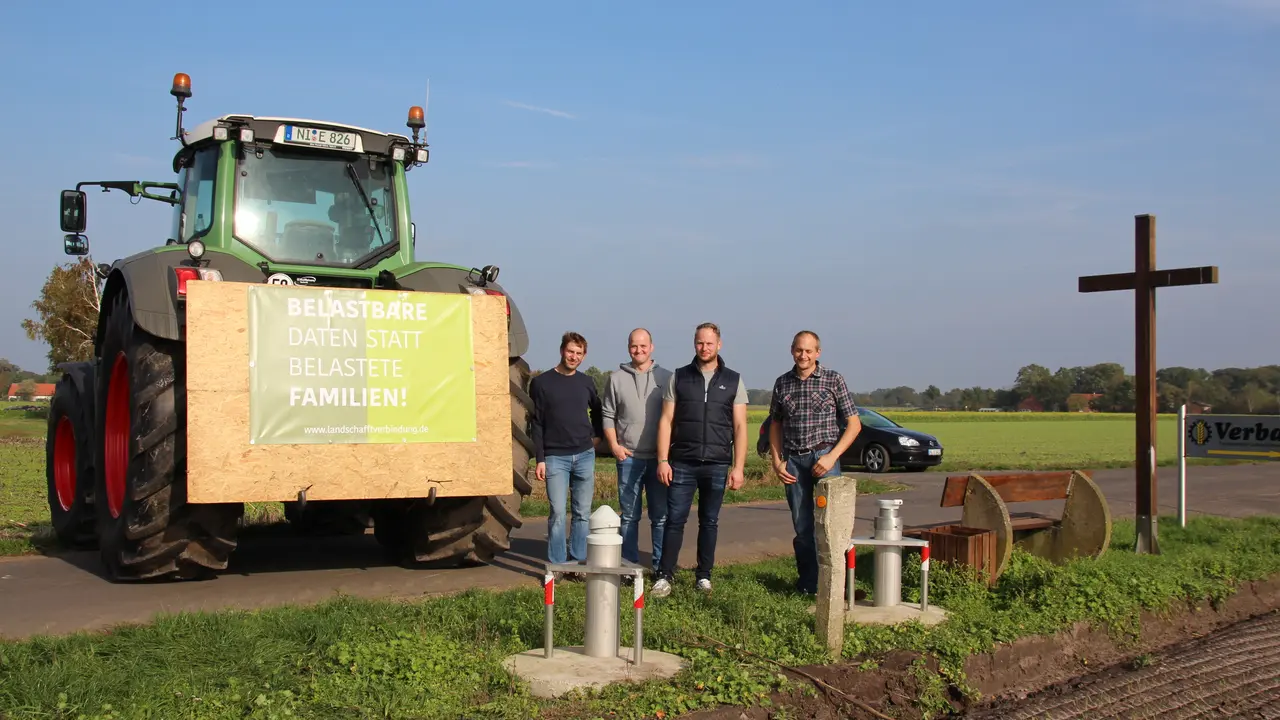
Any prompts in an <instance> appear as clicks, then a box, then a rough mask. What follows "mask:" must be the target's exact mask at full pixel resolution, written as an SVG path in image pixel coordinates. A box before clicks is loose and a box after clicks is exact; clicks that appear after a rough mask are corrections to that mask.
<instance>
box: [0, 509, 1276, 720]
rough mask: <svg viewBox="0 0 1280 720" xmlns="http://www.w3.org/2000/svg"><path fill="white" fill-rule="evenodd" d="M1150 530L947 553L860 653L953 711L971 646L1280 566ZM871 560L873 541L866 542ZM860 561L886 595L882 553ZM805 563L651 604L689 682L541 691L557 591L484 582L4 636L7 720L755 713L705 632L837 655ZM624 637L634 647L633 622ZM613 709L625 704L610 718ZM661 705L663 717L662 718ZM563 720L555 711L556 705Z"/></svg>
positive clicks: (567, 590)
mask: <svg viewBox="0 0 1280 720" xmlns="http://www.w3.org/2000/svg"><path fill="white" fill-rule="evenodd" d="M1132 544H1133V526H1132V524H1131V523H1128V522H1119V523H1116V526H1115V533H1114V539H1113V543H1112V547H1111V549H1110V551H1109V552H1108V553H1107V554H1106V555H1104V556H1103V557H1102V558H1100V559H1097V560H1091V559H1090V560H1078V561H1075V562H1072V563H1070V564H1067V565H1063V566H1054V565H1050V564H1048V563H1046V562H1044V561H1041V560H1037V559H1034V558H1031V557H1029V556H1026V555H1023V554H1021V553H1019V554H1017V555H1016V556H1015V558H1014V559H1013V561H1012V563H1011V565H1010V567H1009V569H1008V570H1007V571H1006V573H1005V574H1004V575H1003V576H1002V577H1001V578H1000V581H999V582H998V584H997V585H996V586H995V587H994V588H992V589H991V590H988V589H987V588H986V587H985V586H983V585H981V584H979V583H975V582H973V581H972V580H971V579H970V578H969V577H968V576H967V575H966V574H964V573H962V572H960V571H959V570H958V569H957V568H954V567H948V566H946V565H943V564H935V565H934V568H933V572H932V573H931V575H930V600H931V602H932V603H936V604H938V605H941V606H943V607H944V608H946V609H947V610H948V611H949V612H950V614H951V617H950V619H949V620H948V621H947V622H945V623H943V624H942V625H939V626H937V627H934V628H925V627H923V626H921V625H919V624H915V623H912V624H905V625H900V626H897V627H878V626H852V625H851V626H849V627H848V628H847V629H846V631H845V632H846V635H845V638H846V639H845V651H844V659H845V660H850V661H853V662H859V663H862V664H864V665H865V666H873V665H874V664H875V663H876V661H877V659H878V658H881V657H883V656H884V655H886V654H887V653H888V652H890V651H892V650H899V649H902V650H914V651H917V652H922V653H925V654H927V655H930V656H933V657H935V658H936V659H937V660H938V667H939V674H933V671H930V670H928V669H927V668H926V666H924V665H923V664H921V665H919V666H918V670H919V672H922V673H926V674H928V679H929V682H928V683H926V685H925V692H924V693H923V694H922V696H921V697H919V698H917V699H916V702H917V703H918V704H919V706H920V709H921V710H922V711H930V710H934V709H937V708H939V707H941V698H942V695H941V693H942V692H944V691H945V688H946V685H947V684H951V685H953V686H955V687H956V688H958V689H960V690H961V691H964V690H965V689H966V683H965V678H964V676H963V674H962V672H961V668H962V667H963V660H964V658H965V657H966V656H968V655H970V654H975V653H981V652H984V651H987V650H989V649H991V648H992V647H993V644H994V643H997V642H1008V641H1012V640H1014V639H1017V638H1019V637H1024V636H1028V635H1042V634H1049V633H1053V632H1055V631H1058V630H1062V629H1065V628H1067V627H1069V626H1070V625H1071V624H1073V623H1075V622H1077V621H1088V622H1092V623H1094V624H1096V625H1099V626H1103V627H1106V628H1109V629H1111V630H1113V631H1114V632H1115V633H1117V634H1118V635H1119V636H1121V637H1123V636H1124V635H1126V634H1130V633H1134V632H1136V631H1137V630H1138V622H1139V616H1140V615H1139V614H1140V612H1141V611H1143V610H1157V611H1158V610H1162V609H1172V608H1173V607H1174V606H1175V605H1177V604H1178V603H1184V602H1188V601H1190V602H1193V603H1200V602H1202V601H1204V602H1211V601H1214V600H1221V599H1223V598H1225V597H1228V596H1230V595H1231V594H1232V593H1233V592H1234V590H1235V588H1236V586H1237V583H1239V582H1242V581H1248V580H1261V579H1264V578H1267V577H1270V576H1274V575H1275V574H1277V573H1280V519H1276V518H1251V519H1246V520H1226V519H1220V518H1204V517H1197V518H1193V519H1191V520H1190V521H1189V522H1188V525H1187V527H1186V528H1180V527H1178V525H1177V523H1176V522H1166V523H1163V524H1162V533H1161V548H1162V551H1163V554H1161V555H1159V556H1137V555H1134V554H1133V553H1132V552H1131V551H1130V549H1129V548H1130V547H1131V546H1132ZM865 552H866V553H870V552H871V550H870V549H869V548H868V549H866V551H865ZM862 560H863V561H862V562H859V563H858V572H859V578H858V582H859V585H860V586H861V587H863V588H864V589H866V590H868V591H870V589H871V587H870V584H869V581H870V578H869V577H867V575H868V574H869V572H870V571H871V563H870V562H869V560H870V558H869V557H865V558H862ZM904 568H905V577H904V578H903V584H902V586H903V594H904V598H903V599H904V600H906V601H915V600H918V598H917V597H915V595H914V593H915V592H916V590H915V588H917V587H918V577H916V576H915V574H916V573H918V572H919V569H918V568H919V565H918V563H914V562H904ZM794 575H795V571H794V565H793V563H792V562H791V561H790V560H789V559H779V560H774V561H769V562H763V563H756V564H749V565H738V566H729V567H725V568H723V570H722V571H718V573H717V576H716V578H715V583H716V584H715V592H714V593H713V594H712V595H710V596H702V595H700V594H697V593H696V592H695V591H694V590H692V580H691V578H690V576H689V574H688V572H684V573H682V574H681V575H679V576H678V577H677V584H676V589H675V592H674V593H673V594H672V595H671V596H670V597H669V598H664V599H650V600H649V602H648V604H647V607H646V611H645V632H646V640H647V642H646V647H648V648H652V649H658V650H663V651H666V652H671V653H676V654H678V655H681V656H683V657H684V658H686V659H687V661H688V663H689V666H688V667H687V668H686V669H685V670H684V671H683V672H682V673H681V674H680V675H678V676H677V677H676V678H674V679H673V680H671V681H658V682H651V683H646V684H643V685H631V686H625V685H623V686H614V687H611V688H607V689H605V690H603V691H601V692H600V693H598V694H594V695H589V696H585V697H579V698H568V699H563V700H558V701H544V700H539V699H536V698H533V697H532V696H530V695H529V694H528V693H527V691H526V690H525V688H524V687H523V686H522V685H521V684H520V683H519V682H518V681H517V680H516V679H515V678H513V677H511V676H509V675H508V674H507V673H506V672H505V671H504V670H503V669H502V666H501V664H500V663H501V661H502V659H503V658H504V657H506V656H507V655H509V654H511V653H515V652H520V651H523V650H527V649H530V648H537V647H541V643H542V624H543V607H542V592H541V588H540V587H538V585H537V583H536V582H535V581H530V583H529V587H528V588H525V589H520V590H513V591H506V592H501V593H497V592H488V591H479V590H476V591H469V592H466V593H462V594H459V595H454V596H449V597H444V598H436V599H430V600H426V601H422V602H400V603H393V602H386V601H372V600H359V599H351V598H337V599H333V600H330V601H328V602H325V603H323V604H321V605H319V606H318V607H313V608H305V609H304V608H293V607H283V608H273V609H267V610H260V611H254V612H242V611H222V612H216V613H207V614H204V613H201V614H183V615H178V616H169V617H164V618H161V619H159V620H158V621H157V622H155V623H153V624H149V625H145V626H133V627H120V628H116V629H113V630H111V631H109V632H104V633H83V634H79V635H75V636H68V637H57V638H37V639H33V640H28V641H22V642H9V643H0V717H6V718H13V719H14V720H20V719H27V718H33V719H34V718H77V717H83V718H210V719H213V720H217V719H220V718H285V717H292V718H373V717H378V718H449V719H450V720H451V719H452V718H457V717H464V716H465V717H469V718H529V717H537V716H554V717H557V718H594V717H616V718H652V717H664V716H665V717H668V718H670V717H675V716H678V715H679V714H681V713H682V712H686V711H689V710H692V709H696V708H699V707H707V706H714V705H718V704H721V703H727V704H736V705H751V704H755V703H758V702H760V701H761V700H762V699H763V698H766V697H767V696H768V693H769V692H770V691H771V690H773V689H775V688H779V687H782V686H784V685H785V684H788V683H787V681H786V680H785V679H784V678H783V676H782V675H781V674H779V671H778V670H777V668H774V667H770V666H767V665H761V664H759V663H758V662H756V661H754V660H752V659H751V658H750V657H748V656H746V655H743V654H741V653H738V652H736V651H733V650H723V649H719V648H717V647H716V646H714V645H713V644H710V643H707V642H705V641H704V640H703V639H702V638H704V637H705V638H713V639H715V640H716V641H719V642H721V643H725V644H727V645H729V646H738V647H741V648H744V649H746V650H748V651H750V652H751V653H755V654H758V655H761V656H764V657H768V658H771V659H773V660H776V661H778V662H780V663H784V664H787V665H792V666H795V665H803V664H808V663H817V662H826V661H828V660H829V658H827V657H826V653H825V651H824V649H823V648H822V647H820V646H819V645H818V643H817V642H816V638H815V636H814V632H813V623H814V619H813V616H812V615H811V614H810V613H809V612H808V606H809V603H808V602H807V601H806V600H805V599H803V598H801V597H799V596H796V595H794V594H791V593H790V592H789V589H788V588H789V586H790V585H791V583H792V581H793V580H794ZM556 611H557V622H556V627H557V640H558V642H559V643H561V644H566V645H573V644H581V642H582V637H581V633H582V627H583V621H584V616H585V607H584V588H583V585H581V584H577V583H566V584H562V585H561V586H559V587H558V588H557V593H556ZM622 628H623V629H622V633H623V637H622V643H623V644H624V646H625V645H627V644H629V643H630V642H631V637H630V633H631V627H630V624H629V622H624V623H623V624H622ZM610 711H614V712H613V713H610ZM660 711H661V713H662V714H659V712H660ZM543 713H545V714H546V715H543Z"/></svg>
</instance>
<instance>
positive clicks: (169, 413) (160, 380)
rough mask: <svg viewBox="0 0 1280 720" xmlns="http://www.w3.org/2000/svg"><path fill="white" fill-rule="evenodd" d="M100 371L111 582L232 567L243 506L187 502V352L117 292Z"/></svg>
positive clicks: (103, 512)
mask: <svg viewBox="0 0 1280 720" xmlns="http://www.w3.org/2000/svg"><path fill="white" fill-rule="evenodd" d="M104 322H105V323H106V325H105V328H104V334H103V339H102V348H101V354H100V358H99V365H98V378H97V383H96V385H97V402H96V403H95V405H96V409H97V427H98V433H97V440H96V443H95V446H96V447H95V452H96V456H97V467H98V475H97V484H96V489H95V492H94V500H95V502H94V507H95V509H96V510H97V519H98V547H99V549H100V552H101V554H102V562H103V564H104V565H105V567H106V571H107V577H108V578H109V579H110V580H112V581H114V582H121V581H134V580H147V579H158V578H165V579H182V580H187V579H196V578H203V577H208V576H210V575H212V574H213V573H214V571H217V570H222V569H225V568H226V567H227V561H228V559H229V557H230V555H231V551H232V550H234V549H235V547H236V531H237V529H238V525H239V521H240V518H241V516H242V515H243V514H244V505H243V504H240V503H235V504H227V505H189V504H188V503H187V442H186V441H187V432H186V431H187V398H186V357H185V347H184V346H183V345H182V343H179V342H173V341H169V340H164V339H162V338H158V337H155V336H153V335H150V334H149V333H146V332H145V331H143V330H142V329H141V328H139V327H138V326H137V325H136V324H135V323H134V321H133V312H132V308H131V307H130V301H129V296H128V294H127V293H125V292H121V293H119V294H117V295H116V296H115V297H114V298H112V300H111V304H110V309H109V312H108V314H107V317H106V319H105V321H104Z"/></svg>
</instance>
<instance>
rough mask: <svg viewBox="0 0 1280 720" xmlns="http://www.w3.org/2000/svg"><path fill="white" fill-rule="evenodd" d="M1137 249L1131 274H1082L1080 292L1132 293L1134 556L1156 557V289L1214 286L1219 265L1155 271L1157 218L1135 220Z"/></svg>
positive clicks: (1134, 237) (1152, 216) (1158, 551)
mask: <svg viewBox="0 0 1280 720" xmlns="http://www.w3.org/2000/svg"><path fill="white" fill-rule="evenodd" d="M1133 240H1134V246H1135V251H1136V262H1135V263H1134V265H1135V267H1134V272H1130V273H1114V274H1111V275H1086V276H1083V277H1081V278H1080V292H1082V293H1089V292H1111V291H1115V290H1133V291H1134V292H1133V295H1134V312H1135V315H1134V324H1135V329H1136V331H1137V335H1136V342H1135V346H1134V347H1135V350H1136V351H1137V358H1136V360H1135V362H1134V374H1135V375H1136V376H1137V386H1138V387H1137V396H1138V397H1137V401H1138V402H1137V404H1138V407H1137V411H1138V412H1137V415H1138V417H1137V435H1136V440H1137V442H1136V444H1135V447H1134V450H1135V451H1136V453H1135V458H1134V469H1135V470H1136V471H1137V488H1136V491H1137V510H1136V515H1137V524H1138V541H1137V546H1136V547H1135V548H1134V549H1135V550H1136V551H1137V552H1138V554H1152V555H1158V554H1159V553H1160V544H1159V542H1158V541H1157V539H1156V515H1157V512H1156V288H1161V287H1174V286H1179V285H1211V284H1216V283H1217V282H1218V267H1217V266H1216V265H1208V266H1205V267H1189V268H1178V269H1176V270H1156V218H1155V216H1154V215H1137V216H1135V217H1134V231H1133Z"/></svg>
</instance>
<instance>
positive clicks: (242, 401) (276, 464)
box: [186, 282, 512, 503]
mask: <svg viewBox="0 0 1280 720" xmlns="http://www.w3.org/2000/svg"><path fill="white" fill-rule="evenodd" d="M251 288H262V289H265V290H274V289H276V288H274V287H271V286H264V285H256V284H248V283H232V282H191V283H189V284H188V285H187V321H186V341H187V372H186V386H187V399H186V404H187V494H188V500H189V501H190V502H194V503H217V502H263V501H271V500H295V499H297V496H298V492H299V491H300V490H304V489H305V490H306V494H307V499H308V500H341V499H360V498H401V497H425V496H427V495H428V494H429V492H430V490H431V489H432V488H433V487H434V488H435V489H436V493H437V495H438V496H440V497H452V496H462V495H500V494H507V493H510V492H512V453H511V443H512V438H511V401H510V394H509V393H510V390H509V387H510V376H509V374H508V365H507V315H506V309H505V300H504V299H503V298H501V297H496V296H489V295H465V296H461V297H465V298H468V299H469V302H470V309H471V324H470V325H471V343H472V357H471V364H470V366H469V368H467V369H468V370H470V371H473V372H474V386H475V395H474V408H475V410H474V412H475V416H474V436H475V439H474V442H469V441H465V440H462V441H449V442H439V441H437V442H407V441H404V440H403V439H396V440H394V442H369V443H343V442H322V443H319V444H317V443H315V442H311V443H307V444H287V443H286V444H272V443H270V442H251V438H252V437H253V433H254V432H258V433H261V432H262V430H261V427H262V426H263V424H264V423H263V421H261V420H257V421H256V424H257V426H258V429H256V430H252V429H251V413H250V388H251V368H250V360H251V357H253V356H252V355H251V347H250V345H251V343H250V337H249V334H250V333H249V327H250V294H249V293H250V289H251ZM326 289H327V288H315V287H306V288H299V287H296V286H295V287H291V288H287V290H288V292H289V293H291V294H293V295H294V296H298V295H299V294H311V293H314V294H315V296H316V297H323V292H324V291H325V290H326ZM440 295H441V294H436V293H408V294H407V295H406V300H426V301H432V300H441V301H443V302H450V301H451V300H448V299H444V298H441V297H440ZM304 296H307V297H309V295H304ZM432 296H435V297H432ZM270 297H276V296H270ZM458 297H459V296H456V295H450V296H449V298H450V299H456V298H458ZM259 312H262V311H261V310H259ZM406 312H407V311H406ZM259 322H261V321H259ZM368 323H369V326H370V327H373V326H375V325H377V326H380V327H386V326H388V324H389V325H391V326H395V322H390V321H387V320H385V319H383V320H378V321H374V320H369V321H368ZM261 328H267V329H269V330H270V332H271V335H270V337H263V335H264V334H265V333H264V330H263V329H261ZM281 332H282V331H281V328H279V327H270V326H269V325H268V324H263V325H261V326H260V330H259V335H260V337H259V339H258V341H257V347H258V350H257V352H258V357H259V358H261V357H262V355H263V350H262V347H263V346H264V344H267V343H275V344H276V345H279V344H280V337H281ZM289 332H290V333H291V335H290V337H292V336H293V334H297V331H296V330H292V329H290V330H289ZM370 332H373V331H372V330H371V331H370ZM430 332H439V333H445V332H446V331H445V330H432V331H430ZM331 334H332V335H333V336H334V337H337V336H338V335H339V334H340V333H338V334H334V333H331ZM456 336H457V332H456V330H455V331H454V334H453V335H449V336H448V337H449V338H455V337H456ZM361 337H363V334H362V335H361ZM431 339H432V338H431V337H430V333H427V337H425V339H422V340H421V341H420V342H421V347H422V348H423V349H421V350H418V349H409V350H403V349H402V350H400V351H398V352H399V353H400V359H401V360H402V361H403V362H404V363H405V364H412V363H414V362H416V361H418V360H419V359H421V358H425V357H428V356H430V358H431V362H433V363H435V364H433V365H430V367H433V368H436V367H439V366H440V364H441V363H449V362H452V363H453V364H454V366H457V365H458V364H459V363H461V365H462V366H463V367H466V362H465V358H459V357H458V356H457V348H456V347H445V346H446V345H451V344H452V343H451V342H450V343H445V342H438V343H436V344H435V345H432V343H431ZM437 339H439V338H437ZM335 352H340V351H335ZM365 352H368V353H369V355H370V357H372V355H374V354H376V353H375V352H373V351H365ZM449 352H452V353H453V354H452V355H449ZM349 360H350V358H347V359H346V360H343V359H337V360H336V361H337V362H348V361H349ZM334 361H335V359H334V358H332V357H329V358H322V359H321V360H320V361H319V364H323V363H324V362H334ZM294 362H295V363H296V362H298V361H294ZM424 362H425V361H424ZM294 367H295V368H296V367H297V366H296V364H295V366H294ZM402 370H403V373H402V374H404V375H405V376H407V377H408V378H409V379H408V380H406V382H418V383H419V386H420V387H426V388H428V389H433V390H440V388H441V387H442V385H439V384H437V385H432V384H431V383H432V382H435V380H432V379H430V378H428V379H427V380H426V381H423V380H422V375H423V373H413V372H411V371H408V370H404V369H402ZM257 372H259V373H262V370H261V363H259V370H258V371H257ZM286 374H287V373H286ZM449 377H450V378H451V379H450V382H449V383H448V384H447V386H443V387H444V389H445V390H447V389H448V387H453V384H454V381H457V380H458V377H456V376H452V375H451V376H449ZM464 380H465V381H466V382H470V380H471V376H470V374H467V375H466V376H465V378H464ZM284 382H285V383H288V379H287V378H286V379H285V380H284ZM365 382H370V383H371V384H372V381H365ZM423 382H425V383H426V385H425V386H423V385H422V383H423ZM257 383H258V385H257V387H258V392H262V391H263V390H262V389H263V388H264V387H269V388H270V389H271V391H272V392H273V393H275V394H274V395H273V397H274V398H277V399H280V398H282V397H283V398H287V397H289V391H287V390H286V391H285V393H284V394H283V395H281V394H280V391H279V389H278V388H279V387H280V384H279V383H276V377H274V376H269V377H268V380H265V381H264V380H263V376H261V375H260V376H259V377H258V380H257ZM272 383H275V384H272ZM356 394H357V395H358V394H359V393H358V392H357V393H356ZM442 394H444V395H448V394H449V393H447V392H445V393H442ZM415 395H416V396H420V395H418V394H417V393H416V392H415ZM349 396H350V395H346V396H344V397H349ZM298 397H301V395H298ZM453 397H454V398H455V399H454V402H455V403H456V402H458V398H463V397H465V399H466V406H467V407H468V408H469V407H470V406H471V397H470V394H469V393H467V394H465V395H459V394H458V393H456V392H454V393H453ZM332 399H333V396H330V400H332ZM289 402H290V401H289V400H284V401H283V403H284V404H286V405H287V404H288V403H289ZM364 402H366V403H367V402H368V400H367V398H366V400H365V401H364ZM385 402H389V403H393V404H394V403H395V400H394V399H392V400H389V401H385ZM373 404H374V405H378V402H377V401H374V402H373ZM303 405H305V404H303ZM303 405H299V406H295V407H291V408H289V409H288V411H287V412H281V411H280V409H279V408H278V407H277V406H275V405H274V404H273V403H266V402H264V401H263V400H262V398H261V396H260V397H259V400H258V405H257V407H256V408H254V413H253V414H254V415H255V416H257V417H259V418H261V417H262V415H263V414H264V413H268V414H273V415H274V416H275V417H276V418H279V417H285V418H286V419H287V420H288V421H289V422H293V423H306V422H311V418H313V417H316V418H320V420H319V421H318V422H320V423H321V424H323V423H324V422H325V419H324V417H323V416H324V415H325V413H326V412H332V410H331V409H318V408H316V407H315V406H314V405H309V406H305V407H304V406H303ZM433 407H435V411H436V419H437V420H439V421H440V422H439V423H438V424H439V425H441V426H448V427H450V428H452V427H454V426H460V427H464V428H467V434H469V433H470V426H469V425H468V424H467V423H468V422H469V420H470V418H469V416H468V417H464V418H461V419H460V418H459V416H466V415H467V413H452V412H446V411H447V410H448V409H449V408H448V406H440V405H438V404H437V405H433ZM454 407H457V405H455V406H454ZM364 412H368V413H370V415H371V416H372V414H373V413H375V412H376V413H395V415H394V417H395V418H396V419H397V420H400V421H403V420H404V419H405V414H404V413H405V412H406V411H405V409H404V408H403V407H401V408H391V409H388V408H386V407H382V408H379V409H377V410H374V409H372V408H369V409H366V410H364ZM330 421H331V418H330ZM459 423H461V425H459ZM379 427H388V426H385V425H384V426H379ZM401 427H402V426H401ZM434 428H435V425H434V424H433V425H432V429H433V431H434Z"/></svg>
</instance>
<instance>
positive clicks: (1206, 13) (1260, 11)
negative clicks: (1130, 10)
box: [1135, 0, 1280, 24]
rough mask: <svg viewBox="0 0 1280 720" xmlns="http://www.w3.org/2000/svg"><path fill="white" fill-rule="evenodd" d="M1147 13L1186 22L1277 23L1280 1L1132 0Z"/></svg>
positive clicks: (1279, 20)
mask: <svg viewBox="0 0 1280 720" xmlns="http://www.w3.org/2000/svg"><path fill="white" fill-rule="evenodd" d="M1135 2H1137V4H1138V6H1139V7H1141V8H1142V9H1143V10H1145V11H1146V12H1148V13H1152V14H1155V15H1158V16H1164V17H1176V18H1181V19H1183V20H1187V21H1195V22H1198V21H1207V20H1217V21H1228V22H1231V21H1234V22H1243V23H1264V24H1275V23H1280V0H1135Z"/></svg>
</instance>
